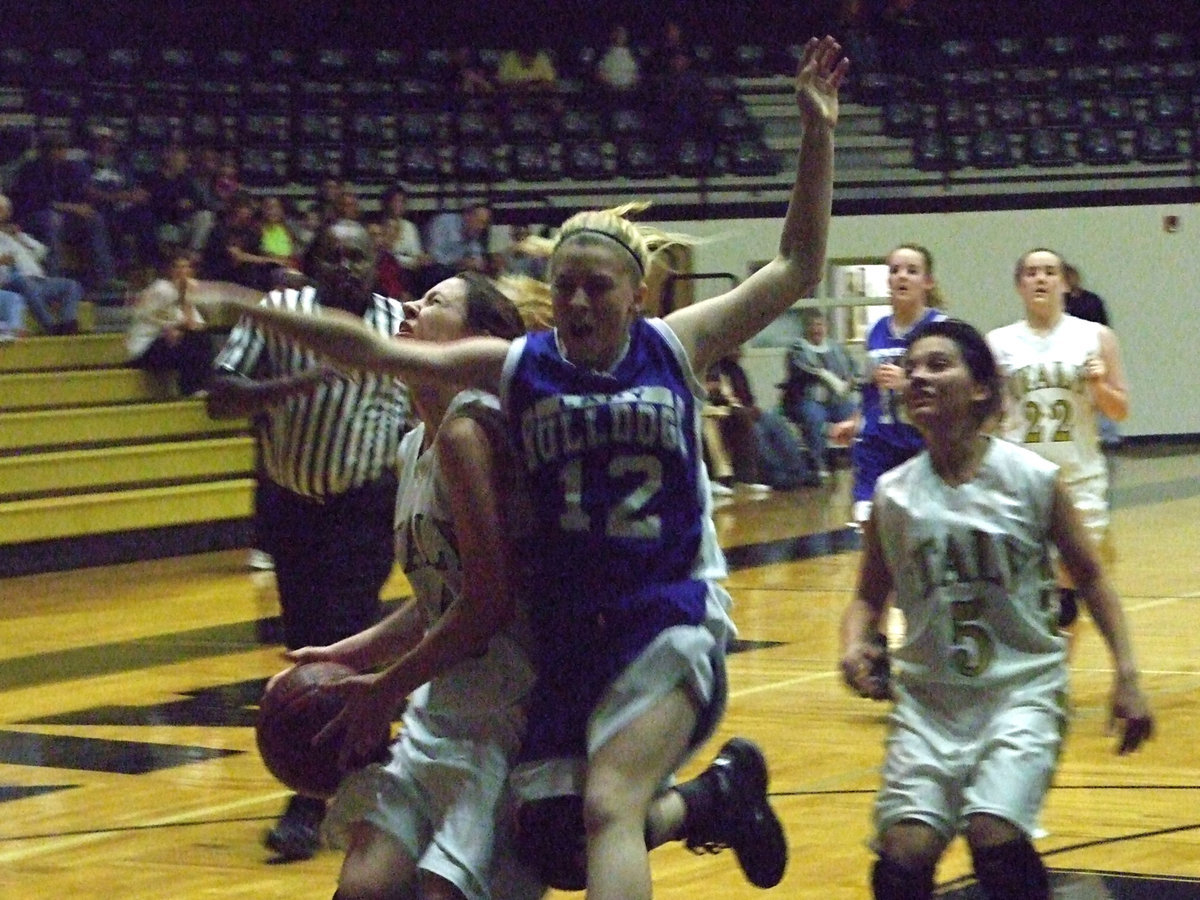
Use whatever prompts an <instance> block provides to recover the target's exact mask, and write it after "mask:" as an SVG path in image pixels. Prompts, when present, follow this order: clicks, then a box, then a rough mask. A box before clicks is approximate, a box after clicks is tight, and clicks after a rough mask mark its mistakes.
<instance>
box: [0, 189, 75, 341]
mask: <svg viewBox="0 0 1200 900" xmlns="http://www.w3.org/2000/svg"><path fill="white" fill-rule="evenodd" d="M12 211H13V206H12V202H11V201H10V200H9V199H8V197H6V196H5V195H4V194H0V289H2V290H3V291H4V292H6V293H13V294H16V295H17V296H18V298H19V299H20V301H21V309H20V312H21V314H22V315H23V313H24V309H25V307H26V306H27V307H28V308H29V311H30V312H32V313H33V317H34V318H35V319H37V322H38V325H39V326H40V327H41V329H42V331H43V332H44V333H45V334H74V333H75V332H77V331H78V330H79V319H78V309H79V301H80V300H81V299H82V298H83V285H81V284H80V283H79V282H78V281H76V280H75V279H73V278H64V277H62V276H48V275H47V274H46V270H45V269H44V268H43V267H42V260H44V259H45V258H46V257H47V255H48V250H47V248H46V246H45V245H44V244H42V243H41V242H40V241H38V240H37V239H36V238H34V237H33V236H32V235H29V234H27V233H25V232H24V231H22V230H21V226H20V225H18V224H17V223H16V222H15V221H13V217H12ZM7 306H8V307H9V319H8V321H10V322H11V321H12V316H15V315H17V313H16V312H15V311H14V302H13V301H12V300H9V301H8V303H7ZM17 321H18V322H20V325H19V326H18V327H17V328H13V329H10V331H14V332H19V331H23V330H24V322H23V320H22V319H21V318H18V319H17Z"/></svg>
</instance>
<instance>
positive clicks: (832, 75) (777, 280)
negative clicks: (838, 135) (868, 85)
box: [667, 37, 849, 372]
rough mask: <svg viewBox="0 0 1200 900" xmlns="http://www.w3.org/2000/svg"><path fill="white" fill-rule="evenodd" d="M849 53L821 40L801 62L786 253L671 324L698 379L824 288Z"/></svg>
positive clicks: (782, 246)
mask: <svg viewBox="0 0 1200 900" xmlns="http://www.w3.org/2000/svg"><path fill="white" fill-rule="evenodd" d="M841 51H842V48H841V46H840V45H839V44H838V43H837V41H835V40H834V39H833V38H831V37H825V38H822V39H821V40H817V39H816V38H813V39H811V40H809V42H808V43H807V44H806V45H805V47H804V53H803V55H802V57H801V59H800V63H799V68H798V70H797V73H796V105H797V107H798V108H799V110H800V127H801V138H800V153H799V160H798V162H797V167H796V181H795V184H794V185H793V187H792V194H791V198H790V199H789V201H788V209H787V215H786V216H785V217H784V221H783V233H782V235H781V236H780V239H779V252H778V253H777V255H776V256H775V258H774V259H773V260H771V262H769V263H767V265H765V266H763V267H762V268H761V269H759V270H758V271H757V272H755V273H754V274H753V275H751V276H750V277H749V278H748V279H746V281H744V282H743V283H742V284H740V285H738V286H737V287H735V288H734V289H733V290H731V291H729V292H728V293H726V294H722V295H721V296H719V297H714V298H712V299H711V300H707V301H704V302H702V303H697V304H693V305H691V306H688V307H685V308H683V309H681V310H678V311H677V312H674V313H671V315H669V316H668V317H667V322H668V323H669V324H670V326H671V328H672V329H673V330H674V331H675V333H676V334H677V335H678V336H679V339H680V341H681V342H682V343H683V346H684V348H685V349H686V350H687V352H688V355H689V356H690V357H691V360H692V368H693V369H694V370H695V371H697V372H702V371H704V369H705V368H707V367H708V366H709V364H711V363H712V362H714V361H715V360H717V359H720V358H721V357H722V356H724V355H725V354H726V353H728V352H729V351H730V350H732V349H734V348H735V347H737V346H739V345H741V344H742V343H743V342H744V341H746V340H748V339H749V338H751V337H753V336H754V335H756V334H758V332H759V331H761V330H762V329H763V328H764V327H766V326H767V325H768V324H769V323H770V322H772V321H774V320H775V319H776V318H778V317H779V316H780V315H781V314H782V313H783V312H784V311H785V310H786V309H787V308H788V307H790V306H791V305H792V304H793V303H795V302H796V301H797V300H799V299H800V298H802V297H804V296H806V295H808V294H811V293H812V292H813V291H814V290H815V289H816V287H817V285H819V284H820V283H821V278H822V277H823V274H824V267H825V243H826V239H827V237H828V232H829V216H830V205H831V201H832V196H833V129H834V126H835V125H836V124H837V117H838V90H839V88H840V87H841V84H842V80H843V78H844V77H845V75H846V71H847V68H848V66H849V63H848V61H847V60H845V59H843V58H842V56H841Z"/></svg>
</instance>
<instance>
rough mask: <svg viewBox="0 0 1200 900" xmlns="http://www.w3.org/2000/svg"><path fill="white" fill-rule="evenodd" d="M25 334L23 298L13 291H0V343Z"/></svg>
mask: <svg viewBox="0 0 1200 900" xmlns="http://www.w3.org/2000/svg"><path fill="white" fill-rule="evenodd" d="M24 336H25V298H24V297H22V296H21V295H20V294H18V293H16V292H14V291H0V343H9V342H11V341H15V340H16V339H17V338H19V337H24Z"/></svg>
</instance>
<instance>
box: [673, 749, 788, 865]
mask: <svg viewBox="0 0 1200 900" xmlns="http://www.w3.org/2000/svg"><path fill="white" fill-rule="evenodd" d="M676 790H678V791H679V793H680V795H681V796H682V797H683V801H684V805H685V806H686V808H687V812H686V814H685V820H684V831H685V833H686V835H687V837H686V841H687V847H688V849H689V850H691V851H692V852H693V853H719V852H721V851H722V850H724V849H725V848H727V847H729V848H732V849H733V852H734V854H735V855H736V856H737V861H738V865H740V866H741V867H742V871H743V872H744V873H745V874H746V878H747V879H748V880H749V881H750V883H751V884H753V885H754V886H755V887H760V888H771V887H774V886H775V885H777V884H779V882H780V880H781V879H782V878H783V871H784V869H785V868H787V858H788V848H787V839H786V837H785V836H784V833H783V826H782V825H781V824H780V823H779V818H778V817H777V816H776V815H775V812H774V810H772V809H771V805H770V804H769V803H768V802H767V761H766V760H765V759H764V758H763V755H762V751H761V750H759V749H758V746H757V745H756V744H755V743H754V742H753V741H749V740H746V739H745V738H740V737H735V738H732V739H731V740H729V741H727V742H726V743H725V745H724V746H723V747H721V750H720V752H719V753H717V756H716V758H715V759H714V760H713V761H712V763H711V764H710V765H709V767H708V768H707V769H705V770H704V771H703V772H701V773H700V774H699V775H698V776H696V777H695V778H693V779H692V780H691V781H688V782H685V783H684V784H681V785H679V786H678V787H677V788H676Z"/></svg>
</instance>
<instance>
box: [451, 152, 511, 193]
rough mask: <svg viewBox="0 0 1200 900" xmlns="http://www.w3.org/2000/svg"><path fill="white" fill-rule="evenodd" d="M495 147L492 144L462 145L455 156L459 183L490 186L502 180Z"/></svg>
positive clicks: (455, 169) (455, 168)
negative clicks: (482, 183)
mask: <svg viewBox="0 0 1200 900" xmlns="http://www.w3.org/2000/svg"><path fill="white" fill-rule="evenodd" d="M496 163H497V160H496V156H495V147H494V146H493V145H491V144H461V145H459V146H458V147H457V148H456V151H455V155H454V174H455V175H456V176H457V177H458V180H459V181H469V182H484V183H488V184H490V183H491V182H493V181H498V180H499V179H500V174H501V173H500V170H499V168H498V167H497V164H496Z"/></svg>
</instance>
